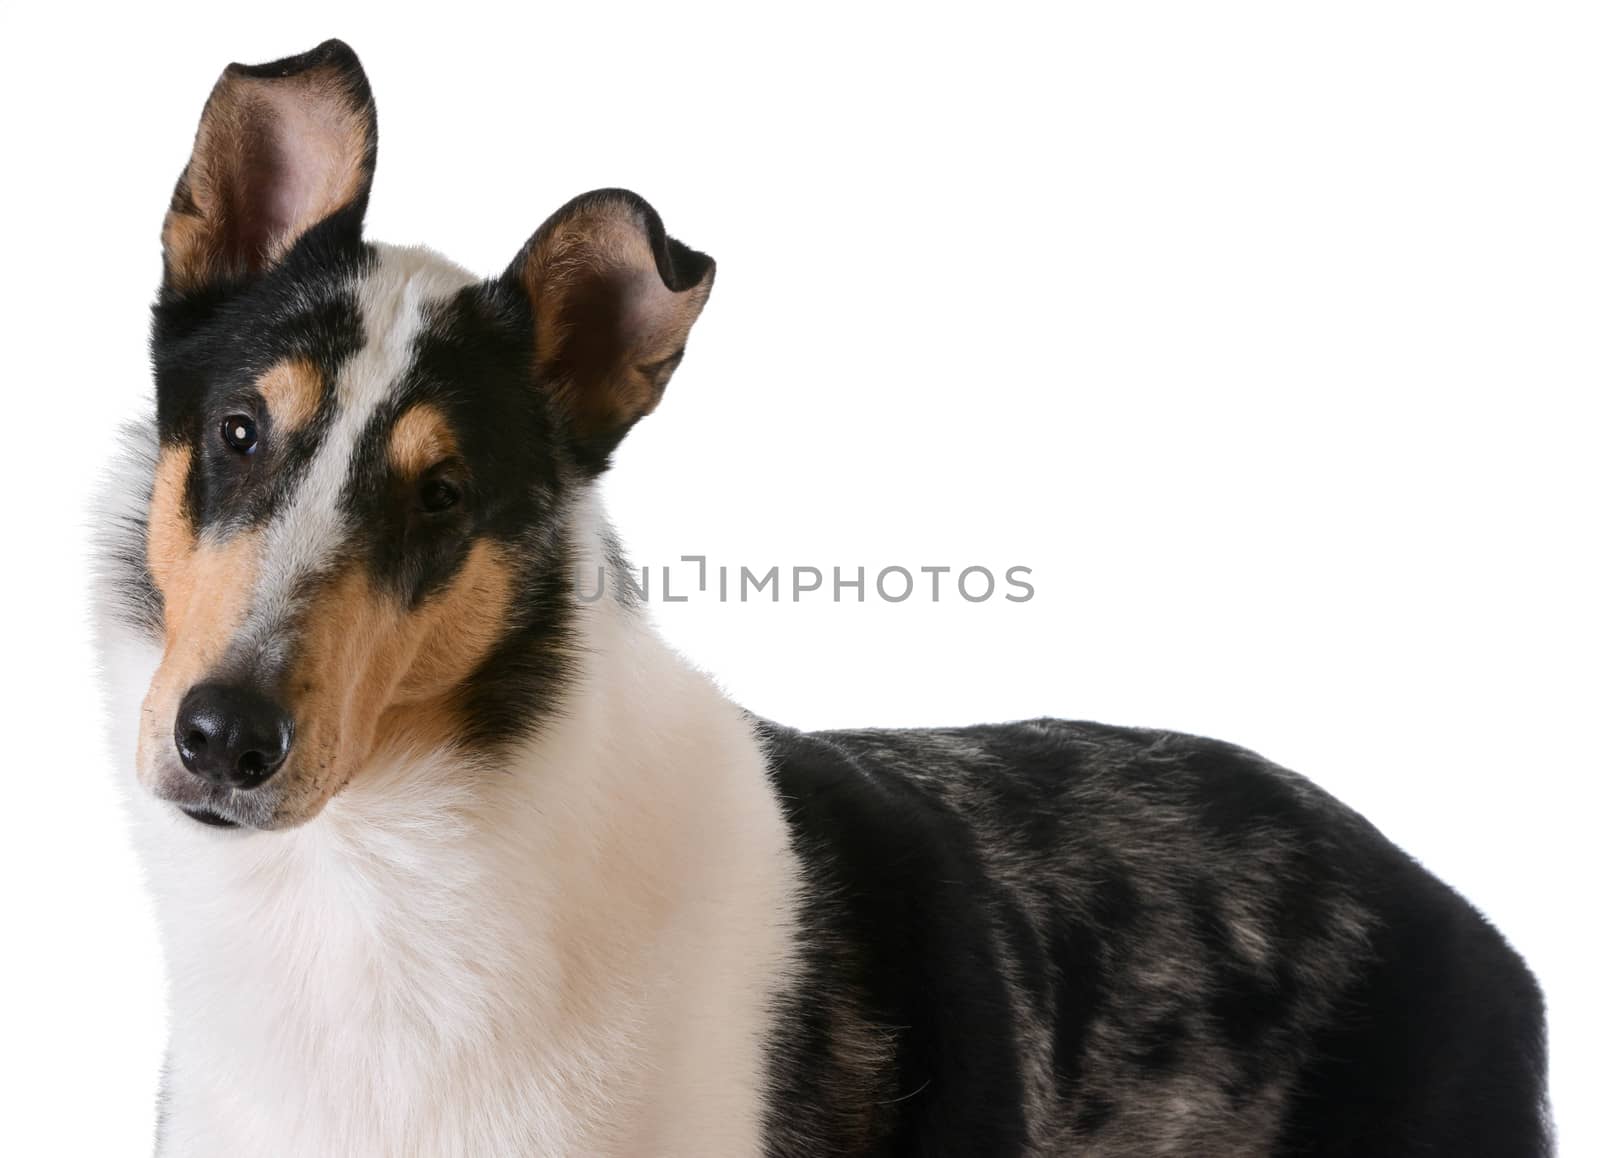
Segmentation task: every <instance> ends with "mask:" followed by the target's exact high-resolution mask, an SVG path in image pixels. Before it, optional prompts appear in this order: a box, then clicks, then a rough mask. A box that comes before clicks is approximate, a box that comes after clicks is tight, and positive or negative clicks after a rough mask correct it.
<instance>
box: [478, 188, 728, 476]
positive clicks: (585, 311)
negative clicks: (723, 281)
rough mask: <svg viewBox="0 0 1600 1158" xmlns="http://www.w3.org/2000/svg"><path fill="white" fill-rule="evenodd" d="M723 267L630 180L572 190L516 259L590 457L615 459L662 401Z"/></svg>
mask: <svg viewBox="0 0 1600 1158" xmlns="http://www.w3.org/2000/svg"><path fill="white" fill-rule="evenodd" d="M715 275H716V263H715V262H714V261H712V260H711V259H710V258H709V257H707V256H706V255H705V254H703V253H697V252H695V251H694V250H692V249H690V248H689V247H688V246H686V245H684V244H683V243H682V242H680V241H675V240H674V239H672V238H670V237H668V236H667V232H666V229H665V228H664V227H663V226H662V224H661V218H660V217H659V216H657V214H656V211H655V210H654V209H652V208H651V207H650V206H649V204H648V203H647V202H646V201H645V200H644V199H643V198H641V197H639V196H638V195H637V194H635V193H630V192H628V191H627V190H626V189H599V190H596V191H594V192H592V193H585V194H583V195H582V196H581V197H576V198H574V199H573V200H571V201H569V202H567V204H566V205H564V206H563V207H562V208H561V209H559V210H557V211H556V213H555V215H554V216H552V217H551V218H550V220H548V221H546V222H545V223H544V224H543V225H541V226H540V227H539V231H538V232H537V233H535V234H534V235H533V237H532V239H531V240H529V242H528V243H527V245H525V246H523V248H522V252H521V253H519V254H518V255H517V258H516V260H515V261H513V262H512V263H511V267H510V268H509V269H508V270H506V273H505V279H506V281H508V282H510V283H513V284H514V285H515V286H517V287H518V288H519V289H520V291H521V292H523V293H525V294H527V296H528V300H529V302H530V304H531V305H532V307H533V325H534V349H533V358H534V370H535V376H536V378H537V380H538V382H539V384H540V386H541V387H542V388H543V389H545V390H546V391H548V392H549V394H550V397H551V398H552V399H553V400H554V402H555V403H556V405H557V407H558V408H559V409H560V410H561V411H562V412H563V413H564V414H565V415H566V418H567V421H568V424H569V426H570V428H571V430H572V434H573V438H574V449H575V451H576V453H577V456H578V460H579V462H580V464H581V465H583V466H584V467H585V468H586V469H589V470H592V471H595V472H599V471H601V470H604V469H605V466H606V462H607V458H608V456H609V455H610V453H611V451H612V450H613V449H615V448H616V445H617V443H618V442H620V441H621V440H622V436H623V435H624V434H626V433H627V432H628V430H629V428H630V427H632V426H633V424H634V423H635V422H637V421H638V420H639V419H640V418H642V417H644V416H645V415H646V414H649V413H650V412H651V411H652V410H654V409H655V408H656V404H657V403H658V402H660V401H661V395H662V392H663V391H664V390H665V389H666V387H667V379H669V378H671V377H672V372H673V371H674V370H676V369H677V368H678V363H679V362H680V361H681V360H682V359H683V349H684V343H685V342H686V340H687V339H688V337H689V328H690V327H691V326H692V325H694V321H695V319H696V318H698V317H699V316H700V310H701V309H702V308H703V307H704V306H705V304H706V299H707V298H708V297H709V296H710V295H711V282H712V280H713V278H714V277H715Z"/></svg>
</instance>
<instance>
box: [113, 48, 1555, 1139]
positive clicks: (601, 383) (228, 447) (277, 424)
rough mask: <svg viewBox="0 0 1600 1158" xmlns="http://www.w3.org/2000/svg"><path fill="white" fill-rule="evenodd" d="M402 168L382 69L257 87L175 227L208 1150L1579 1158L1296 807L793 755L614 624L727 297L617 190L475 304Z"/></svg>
mask: <svg viewBox="0 0 1600 1158" xmlns="http://www.w3.org/2000/svg"><path fill="white" fill-rule="evenodd" d="M376 157H377V124H376V119H375V114H374V111H373V102H372V95H371V92H370V90H369V88H368V85H367V81H366V78H365V76H364V75H363V73H362V70H361V67H360V65H359V64H358V63H357V60H356V57H355V55H354V54H353V53H352V52H351V51H350V49H349V48H347V47H346V46H345V45H343V44H341V43H338V42H337V41H329V42H327V43H326V44H323V45H321V46H320V47H318V48H316V49H314V50H312V51H311V52H308V53H306V54H304V55H302V56H297V57H293V58H290V59H287V60H280V61H277V62H275V63H272V64H267V65H261V66H258V67H244V66H240V65H233V66H231V67H229V68H228V69H227V71H225V72H224V73H223V74H222V78H221V79H220V80H219V81H218V82H217V85H216V87H215V89H213V91H212V93H211V97H210V99H209V100H208V101H207V103H206V106H205V111H204V113H203V114H202V116H201V119H200V127H199V131H198V134H197V135H196V137H195V142H194V152H193V155H192V157H191V158H190V160H189V163H188V166H187V168H185V169H184V171H183V174H182V176H181V177H180V178H179V180H178V184H177V189H176V191H175V192H174V194H173V197H172V204H171V207H170V209H169V210H168V212H167V216H166V222H165V226H164V228H163V232H162V244H163V252H164V273H163V279H162V283H161V289H160V296H159V299H158V300H157V302H156V305H155V317H154V334H153V341H152V348H153V357H154V367H155V407H154V413H153V414H152V415H151V417H150V420H149V421H148V423H147V424H145V425H142V426H140V427H139V428H138V429H137V430H136V431H135V432H134V434H133V437H132V440H131V441H132V450H131V452H130V454H129V455H128V457H127V458H126V461H125V462H124V463H123V464H122V466H121V468H120V471H119V473H118V474H117V475H116V477H115V479H114V480H113V485H112V487H111V488H110V492H109V494H108V497H107V501H106V503H105V507H104V510H103V535H102V544H103V550H102V554H101V558H102V565H103V566H102V571H103V574H102V585H101V588H100V594H99V601H100V607H101V641H102V652H103V660H104V665H105V668H106V674H107V680H108V684H109V688H110V695H111V701H112V703H111V712H112V727H113V729H114V734H115V742H116V744H117V745H118V749H119V751H125V752H127V753H128V754H129V755H132V756H134V757H135V759H134V767H135V769H136V778H137V786H135V787H133V788H132V789H131V791H130V792H129V809H130V812H131V814H132V823H133V827H134V830H135V832H136V839H137V843H138V845H139V848H140V850H141V853H142V856H143V858H144V860H145V862H146V864H147V865H148V871H149V879H150V883H151V886H152V888H153V890H154V893H155V895H156V897H157V899H158V908H159V912H160V917H161V932H162V936H163V938H164V942H165V949H166V955H167V966H168V974H169V979H170V1002H171V1042H170V1048H169V1051H168V1058H167V1065H166V1074H165V1081H164V1093H163V1096H162V1102H161V1107H160V1128H159V1140H158V1142H157V1152H158V1153H159V1154H160V1155H162V1156H163V1158H178V1156H180V1155H181V1156H204V1158H249V1156H252V1155H260V1156H270V1158H286V1156H288V1158H352V1156H357V1158H364V1156H369V1155H370V1156H383V1158H395V1156H400V1155H415V1156H417V1158H449V1156H454V1155H461V1156H465V1155H472V1156H482V1158H510V1156H521V1155H567V1156H577V1158H594V1156H610V1155H619V1156H620V1155H630V1156H637V1158H654V1156H677V1158H749V1156H766V1158H780V1156H782V1158H823V1156H841V1158H842V1156H864V1155H884V1156H888V1155H897V1156H912V1155H916V1156H931V1155H945V1156H949V1158H1007V1156H1012V1155H1018V1156H1020V1155H1030V1156H1046V1155H1059V1156H1069V1155H1071V1156H1083V1158H1090V1156H1094V1158H1113V1156H1117V1158H1147V1156H1150V1155H1162V1154H1167V1155H1179V1156H1183V1158H1196V1156H1207V1155H1227V1156H1231V1158H1267V1156H1284V1158H1287V1156H1290V1155H1305V1156H1322V1158H1333V1156H1341V1158H1385V1156H1391V1155H1415V1156H1418V1158H1421V1156H1424V1155H1426V1156H1429V1158H1463V1156H1472V1155H1484V1156H1497V1158H1502V1156H1503V1158H1523V1156H1530V1158H1531V1156H1534V1155H1540V1154H1544V1153H1546V1152H1547V1149H1548V1146H1549V1142H1548V1140H1547V1129H1546V1124H1545V1112H1544V1093H1543V1089H1544V1042H1543V1036H1544V1031H1543V1015H1542V1010H1541V1001H1540V996H1539V991H1538V989H1537V987H1536V986H1535V984H1534V981H1533V979H1532V977H1531V976H1530V975H1529V973H1528V971H1527V970H1526V969H1525V968H1524V967H1523V964H1522V962H1521V961H1520V960H1519V959H1518V957H1517V955H1516V954H1515V953H1513V952H1512V951H1511V950H1510V949H1509V948H1508V947H1507V946H1506V944H1505V942H1504V941H1502V940H1501V938H1500V937H1499V936H1498V935H1497V934H1496V933H1495V931H1494V929H1492V928H1491V927H1490V926H1489V925H1488V924H1487V923H1486V922H1485V921H1484V920H1483V918H1481V917H1480V916H1479V915H1478V914H1477V913H1476V912H1475V911H1474V910H1473V909H1472V908H1471V907H1470V906H1469V905H1468V904H1466V903H1465V902H1464V901H1462V900H1461V899H1460V898H1459V897H1458V896H1456V895H1455V894H1454V893H1452V892H1451V891H1450V890H1449V889H1448V888H1446V887H1445V886H1444V885H1442V884H1440V883H1439V882H1438V881H1437V880H1435V879H1434V878H1433V877H1431V876H1429V875H1428V874H1427V873H1426V872H1424V871H1423V870H1422V869H1421V868H1419V867H1418V866H1417V865H1416V864H1415V863H1413V862H1412V861H1411V860H1409V859H1408V858H1407V857H1406V856H1405V854H1404V853H1402V852H1400V851H1399V850H1398V849H1396V848H1395V846H1394V845H1392V844H1390V843H1389V842H1388V841H1387V840H1385V839H1384V838H1383V837H1382V836H1381V835H1380V834H1379V833H1378V832H1377V831H1375V830H1374V829H1373V828H1372V826H1371V825H1369V824H1367V823H1366V822H1364V821H1363V820H1362V819H1361V818H1360V817H1358V816H1356V815H1354V814H1353V813H1351V812H1350V811H1349V810H1348V809H1346V808H1344V807H1342V806H1341V805H1340V804H1338V803H1337V802H1335V801H1334V800H1332V799H1330V798H1329V797H1328V796H1326V795H1324V794H1323V793H1322V792H1320V791H1318V790H1317V789H1316V788H1314V787H1313V786H1312V785H1310V784H1308V783H1307V782H1306V781H1304V780H1302V779H1300V778H1299V777H1298V776H1296V775H1294V774H1292V773H1290V772H1286V771H1284V770H1283V769H1281V768H1278V767H1275V766H1274V765H1272V764H1270V763H1268V762H1267V761H1265V760H1263V759H1261V758H1259V757H1257V756H1255V755H1252V754H1251V753H1249V752H1247V751H1244V750H1242V749H1240V748H1236V747H1233V746H1231V745H1228V744H1224V743H1220V742H1218V741H1215V740H1205V739H1198V738H1195V737H1192V736H1185V735H1179V734H1176V733H1172V732H1158V731H1140V730H1135V729H1129V728H1115V727H1107V726H1103V725H1100V724H1089V723H1071V722H1066V721H1061V720H1032V721H1028V722H1025V723H1016V724H1003V725H993V726H986V727H971V728H950V729H939V730H929V731H859V732H819V733H798V732H795V731H792V730H790V729H788V728H784V727H781V726H779V725H777V724H772V723H768V722H766V721H764V720H760V719H756V718H754V717H752V716H751V715H749V714H748V713H746V712H744V711H742V710H741V709H740V708H739V707H737V706H736V705H734V704H732V703H729V702H728V701H727V700H726V699H725V698H724V697H723V696H722V695H721V694H720V693H719V692H718V690H717V689H716V687H715V686H713V684H712V683H711V681H710V680H709V679H707V678H706V677H705V676H703V675H702V674H701V673H700V672H698V671H696V670H695V669H694V668H692V667H691V666H689V665H688V664H687V663H685V662H684V661H683V660H681V659H680V658H679V657H678V656H676V655H675V654H673V652H672V651H670V650H669V649H668V648H667V647H666V646H664V645H663V643H662V642H661V640H660V639H659V638H658V637H657V635H656V634H655V632H654V630H653V629H652V627H651V625H650V622H649V619H648V616H647V614H646V612H645V610H644V609H643V608H642V607H640V606H638V605H637V602H636V601H634V600H630V598H629V597H628V594H627V593H626V592H625V591H615V590H612V591H609V592H608V593H607V594H605V595H604V596H603V597H601V598H597V599H588V598H579V597H578V582H579V577H580V575H589V576H592V575H594V574H595V573H596V572H595V568H597V567H599V566H601V565H603V564H608V563H609V564H610V565H611V566H613V567H615V566H617V565H618V564H619V563H620V553H619V549H618V547H617V546H616V540H615V538H614V537H613V535H612V532H611V530H610V528H609V526H608V525H607V522H606V519H605V515H604V513H603V512H602V510H601V508H600V505H599V502H598V501H597V499H596V495H595V491H596V486H595V482H596V479H597V477H598V476H599V475H600V474H601V472H602V471H604V469H605V468H606V465H607V462H608V460H609V457H610V456H611V454H612V453H613V451H614V450H615V449H616V447H617V445H618V443H619V441H620V440H621V439H622V437H623V435H624V434H625V433H626V432H627V431H628V429H629V428H630V427H631V426H632V425H633V424H634V423H635V422H636V421H638V419H639V418H640V417H642V416H643V415H645V414H647V413H649V412H650V411H651V410H653V409H654V408H655V406H656V404H657V403H658V402H659V401H660V399H661V396H662V391H663V390H664V389H665V387H666V385H667V380H668V379H669V378H670V377H671V376H672V373H673V371H674V370H675V369H676V368H677V366H678V362H679V360H680V359H681V358H682V356H683V351H684V344H685V341H686V339H687V337H688V333H689V328H690V326H691V325H693V323H694V321H695V318H696V317H697V316H698V315H699V313H700V311H701V309H702V308H703V307H704V306H705V304H706V298H707V296H708V295H709V294H710V292H711V283H712V275H713V272H714V266H713V264H712V262H711V259H710V258H708V257H706V256H705V255H704V254H702V253H698V252H696V251H694V250H692V249H690V248H688V247H687V246H685V245H683V244H681V243H679V242H677V241H675V240H673V239H672V238H670V237H668V236H667V234H666V232H665V231H664V230H663V228H662V224H661V220H660V218H659V217H657V215H656V213H655V212H654V210H652V209H651V208H650V206H649V205H647V204H646V203H645V202H644V201H642V200H641V199H640V198H639V197H637V196H635V195H634V194H632V193H628V192H624V191H622V190H615V189H608V190H601V191H598V192H593V193H587V194H584V195H583V196H581V197H578V198H576V199H575V200H573V201H571V202H569V203H568V204H567V205H566V206H565V207H563V208H562V209H560V210H558V211H557V212H556V214H555V215H554V216H553V217H551V218H550V219H549V220H548V221H546V222H545V223H544V224H543V225H542V226H540V227H539V229H538V231H537V232H536V233H534V235H533V237H532V239H531V240H529V241H528V242H527V244H526V245H524V246H523V247H522V250H521V252H519V253H518V254H517V255H516V256H515V257H514V258H513V259H512V261H511V264H510V265H509V266H508V267H507V268H506V269H505V271H504V272H503V273H501V274H499V275H497V276H495V277H491V278H488V279H482V278H478V277H475V276H473V275H471V274H469V273H467V272H465V271H464V270H462V269H460V268H458V267H457V266H455V265H452V264H451V263H450V262H448V261H446V260H444V259H443V258H441V257H439V256H438V255H436V254H434V253H431V252H429V251H428V250H426V249H397V248H393V247H390V246H385V245H379V244H375V243H371V242H368V241H365V240H364V239H363V237H362V216H363V211H364V209H365V207H366V204H367V195H368V191H369V189H370V187H371V184H372V178H373V169H374V163H375V160H376ZM587 585H592V584H587ZM132 780H133V777H130V778H129V783H130V785H131V784H132Z"/></svg>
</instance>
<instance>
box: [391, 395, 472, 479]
mask: <svg viewBox="0 0 1600 1158" xmlns="http://www.w3.org/2000/svg"><path fill="white" fill-rule="evenodd" d="M455 454H456V440H455V435H454V434H452V433H451V430H450V425H449V423H447V422H446V421H445V418H444V415H443V414H441V413H440V412H439V410H438V409H437V408H436V407H433V406H429V405H427V404H426V403H424V404H423V405H420V406H413V407H412V408H411V409H410V410H407V411H406V412H405V413H404V414H402V415H401V416H400V418H399V420H398V421H397V422H396V423H395V424H394V429H393V430H392V431H391V432H390V433H389V464H390V465H391V466H392V467H394V469H395V473H397V474H398V475H400V477H401V478H416V477H417V476H418V475H420V474H421V473H422V472H423V471H425V470H427V469H428V468H429V467H431V466H433V465H435V464H436V463H439V462H442V461H443V460H444V459H447V458H450V457H452V456H454V455H455Z"/></svg>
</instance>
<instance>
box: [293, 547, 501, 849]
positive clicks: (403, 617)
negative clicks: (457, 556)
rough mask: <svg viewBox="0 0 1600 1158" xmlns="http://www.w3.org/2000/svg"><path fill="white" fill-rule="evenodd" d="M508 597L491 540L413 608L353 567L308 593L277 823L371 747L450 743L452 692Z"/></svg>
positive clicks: (456, 723) (302, 813)
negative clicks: (292, 732) (310, 595)
mask: <svg viewBox="0 0 1600 1158" xmlns="http://www.w3.org/2000/svg"><path fill="white" fill-rule="evenodd" d="M511 598H512V570H511V567H510V566H509V564H508V563H507V562H506V560H505V557H504V555H503V552H502V549H501V548H500V547H498V546H496V545H494V544H491V543H488V542H479V543H478V544H476V545H475V546H474V547H473V548H472V550H471V552H470V553H469V555H468V556H467V559H466V561H465V563H464V564H463V565H462V567H461V569H460V570H459V571H458V572H457V573H456V575H455V578H454V579H453V580H452V581H451V583H450V584H449V585H448V586H447V587H446V588H445V589H444V590H442V591H439V592H436V593H435V594H434V595H433V596H432V597H430V598H429V599H428V600H426V601H425V602H424V603H423V604H422V605H421V606H420V607H418V608H415V609H408V608H406V607H404V606H402V604H401V602H400V600H399V599H398V598H397V597H396V596H395V595H394V594H392V593H391V592H389V591H386V590H382V589H379V588H378V587H376V586H375V585H374V584H373V583H372V581H371V578H370V577H369V576H368V575H367V574H366V573H365V572H364V571H362V570H360V569H352V570H348V571H346V572H345V573H344V574H343V575H341V576H340V577H339V578H338V579H336V580H335V581H334V582H332V583H330V584H329V585H328V587H327V588H325V589H324V590H323V591H322V592H321V593H320V594H319V595H317V596H315V597H314V598H313V600H312V603H311V606H310V609H309V610H308V613H307V615H306V618H305V620H304V621H303V624H302V627H301V631H300V635H299V639H300V653H299V659H298V660H297V662H296V663H295V665H294V669H293V671H292V672H291V673H290V675H289V679H288V687H289V699H288V707H289V709H290V711H291V712H292V714H293V715H294V718H295V742H294V747H293V748H292V749H291V751H290V754H289V759H288V762H287V763H286V764H285V766H284V768H283V770H282V771H280V772H279V773H278V779H279V780H280V781H282V783H283V793H284V795H283V797H282V800H281V803H280V805H279V817H280V820H281V822H282V823H284V824H297V823H300V822H302V821H305V820H308V819H310V818H311V817H312V816H315V815H316V814H317V813H318V812H320V811H321V810H322V807H323V805H325V804H326V803H327V802H328V800H329V799H331V798H332V797H333V795H334V794H335V793H337V792H338V791H339V790H340V789H341V788H343V787H344V786H345V784H347V783H348V782H349V781H350V779H351V777H352V776H355V775H357V774H358V773H359V772H360V770H361V769H362V767H364V766H365V765H367V764H368V763H369V762H370V761H371V759H372V757H373V756H374V754H375V753H377V752H379V751H388V752H404V751H406V750H407V749H411V750H423V749H426V748H432V747H438V746H442V745H445V744H448V743H450V742H451V740H452V739H453V738H454V737H455V736H456V735H457V734H458V733H459V731H460V728H461V725H462V720H461V717H460V713H459V710H458V706H457V704H456V702H455V693H456V691H457V690H458V689H459V687H460V685H461V683H462V682H463V681H464V680H466V679H467V677H468V676H470V675H471V674H472V673H473V672H474V671H475V670H476V669H477V667H478V665H479V664H481V663H482V662H483V661H484V659H485V658H486V657H487V656H488V654H489V652H490V650H491V649H492V648H493V647H494V645H495V643H496V642H497V641H498V640H499V639H500V638H501V637H502V635H503V634H504V633H505V630H506V627H507V624H508V616H509V611H510V607H511Z"/></svg>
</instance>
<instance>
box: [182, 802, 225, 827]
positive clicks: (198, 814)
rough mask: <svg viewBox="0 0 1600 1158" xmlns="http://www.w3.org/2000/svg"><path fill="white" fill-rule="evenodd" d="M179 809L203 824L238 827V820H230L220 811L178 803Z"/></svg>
mask: <svg viewBox="0 0 1600 1158" xmlns="http://www.w3.org/2000/svg"><path fill="white" fill-rule="evenodd" d="M178 811H179V812H181V813H183V814H184V815H185V816H187V817H188V818H189V819H190V820H196V821H199V822H200V823H201V824H206V825H210V826H211V827H212V828H238V827H239V822H238V821H237V820H229V819H228V818H227V817H226V816H223V815H222V813H220V812H212V811H211V809H209V808H191V807H189V806H188V805H183V804H180V805H178Z"/></svg>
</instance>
